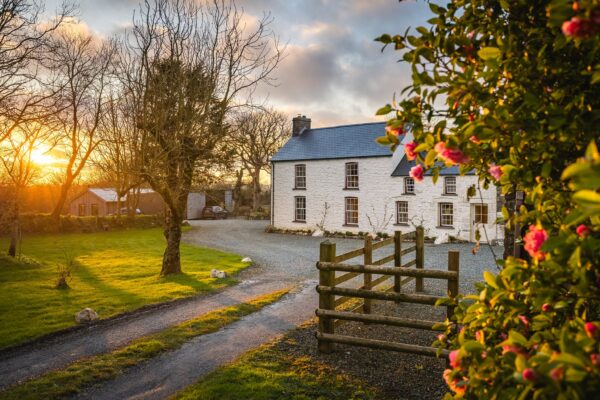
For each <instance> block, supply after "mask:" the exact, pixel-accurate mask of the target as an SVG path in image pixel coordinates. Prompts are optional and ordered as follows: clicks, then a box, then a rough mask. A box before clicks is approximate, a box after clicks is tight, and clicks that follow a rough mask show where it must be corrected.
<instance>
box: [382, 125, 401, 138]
mask: <svg viewBox="0 0 600 400" xmlns="http://www.w3.org/2000/svg"><path fill="white" fill-rule="evenodd" d="M385 131H386V132H389V133H391V134H392V135H396V136H400V135H402V134H403V133H404V129H402V127H401V126H397V127H395V128H394V127H392V126H391V125H390V126H386V127H385Z"/></svg>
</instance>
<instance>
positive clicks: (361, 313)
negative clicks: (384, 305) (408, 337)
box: [316, 227, 459, 356]
mask: <svg viewBox="0 0 600 400" xmlns="http://www.w3.org/2000/svg"><path fill="white" fill-rule="evenodd" d="M413 234H414V236H415V238H416V241H415V245H414V246H411V247H408V248H405V249H403V248H402V245H403V237H406V236H407V235H413ZM391 244H393V245H394V252H393V254H391V255H388V256H385V257H383V258H381V259H379V260H377V261H373V250H376V249H379V248H383V247H385V246H388V245H391ZM412 252H415V258H414V259H413V260H411V261H409V262H406V263H404V264H402V257H403V256H404V255H407V254H409V253H412ZM335 253H336V247H335V243H331V242H329V241H324V242H322V243H321V247H320V261H319V262H318V263H317V268H318V269H319V285H318V286H317V292H318V293H319V308H318V309H317V311H316V314H317V316H318V318H319V330H318V332H317V339H318V342H319V351H321V352H325V353H329V352H332V351H333V350H334V343H341V344H348V345H354V346H362V347H369V348H376V349H384V350H392V351H400V352H406V353H415V354H422V355H428V356H437V349H435V348H433V347H425V346H417V345H413V344H407V343H400V342H389V341H382V340H376V339H365V338H359V337H353V336H344V335H339V334H336V333H335V327H336V326H337V325H338V324H339V323H340V322H343V321H355V322H363V323H370V324H382V325H388V326H399V327H407V328H416V329H425V330H433V327H434V325H435V324H437V323H439V321H427V320H417V319H406V318H398V317H391V316H384V315H375V314H371V312H372V307H371V302H372V301H373V300H383V301H394V302H397V303H400V302H406V303H416V304H427V305H434V304H435V303H436V301H437V300H439V299H441V298H443V297H441V296H432V295H426V294H421V293H420V292H423V289H424V287H423V279H424V278H430V279H444V280H447V281H448V295H449V296H450V297H454V296H456V295H457V294H458V279H459V253H458V251H449V252H448V270H447V271H443V270H436V269H425V268H424V232H423V228H422V227H418V228H417V229H416V231H415V232H414V233H413V232H410V233H405V234H402V233H401V232H399V231H398V232H395V234H394V237H393V238H390V239H387V240H383V241H381V242H377V243H373V242H372V239H371V238H370V237H367V238H366V239H365V244H364V247H363V248H360V249H357V250H353V251H350V252H348V253H344V254H341V255H337V256H336V254H335ZM359 256H363V264H345V263H343V262H344V261H347V260H350V259H352V258H355V257H359ZM392 261H393V262H394V266H384V265H383V264H386V263H390V262H392ZM413 266H414V267H415V268H411V267H413ZM337 272H343V274H342V275H338V276H336V273H337ZM361 275H362V277H363V279H362V286H360V287H358V288H348V287H340V286H338V285H340V284H342V283H344V282H347V281H349V280H351V279H354V278H357V277H360V276H361ZM373 275H381V276H380V277H379V278H377V279H374V280H373V279H372V278H373ZM391 278H393V279H394V284H393V285H391V286H390V287H389V288H387V289H384V290H375V288H376V286H379V285H381V284H383V283H384V282H386V281H387V280H389V279H391ZM402 278H404V279H402ZM359 279H360V278H359ZM413 279H414V280H415V289H416V292H417V293H416V294H409V293H402V286H403V285H405V284H406V283H408V282H409V281H411V280H413ZM352 299H362V303H361V304H360V305H359V306H358V307H355V308H354V309H351V310H338V309H336V308H337V307H339V306H341V305H342V304H344V303H346V302H348V301H349V300H352ZM453 312H454V309H453V307H451V306H448V307H447V316H448V318H450V317H451V316H452V314H453ZM441 354H442V355H444V356H447V354H448V352H447V351H445V350H444V351H442V352H441Z"/></svg>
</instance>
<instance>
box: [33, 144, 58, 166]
mask: <svg viewBox="0 0 600 400" xmlns="http://www.w3.org/2000/svg"><path fill="white" fill-rule="evenodd" d="M49 151H50V150H49V149H47V150H45V149H42V148H37V149H34V150H32V151H31V161H32V162H33V163H34V164H36V165H38V166H40V167H43V166H48V165H52V164H56V163H57V162H58V160H57V159H56V158H55V157H54V156H52V155H50V154H49Z"/></svg>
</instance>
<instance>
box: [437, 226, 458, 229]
mask: <svg viewBox="0 0 600 400" xmlns="http://www.w3.org/2000/svg"><path fill="white" fill-rule="evenodd" d="M436 228H437V229H454V227H453V226H448V225H442V226H436Z"/></svg>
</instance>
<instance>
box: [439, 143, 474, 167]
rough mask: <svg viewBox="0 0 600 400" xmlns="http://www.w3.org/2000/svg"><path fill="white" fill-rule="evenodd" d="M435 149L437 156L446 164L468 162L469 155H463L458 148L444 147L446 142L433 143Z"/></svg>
mask: <svg viewBox="0 0 600 400" xmlns="http://www.w3.org/2000/svg"><path fill="white" fill-rule="evenodd" d="M435 151H437V153H438V156H439V157H440V158H441V159H442V160H444V161H445V162H446V163H448V164H464V163H467V162H469V157H467V156H466V155H465V153H463V152H462V151H461V150H459V149H449V148H447V147H446V143H444V142H438V144H436V145H435Z"/></svg>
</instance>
